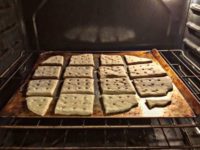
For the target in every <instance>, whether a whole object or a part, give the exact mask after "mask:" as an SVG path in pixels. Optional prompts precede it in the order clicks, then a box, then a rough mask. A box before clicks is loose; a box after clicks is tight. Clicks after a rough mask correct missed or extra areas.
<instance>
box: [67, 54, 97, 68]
mask: <svg viewBox="0 0 200 150" xmlns="http://www.w3.org/2000/svg"><path fill="white" fill-rule="evenodd" d="M69 65H71V66H94V58H93V55H92V54H79V55H73V56H71V59H70V63H69Z"/></svg>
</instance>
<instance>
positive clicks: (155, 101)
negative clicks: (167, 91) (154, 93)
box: [146, 97, 171, 109]
mask: <svg viewBox="0 0 200 150" xmlns="http://www.w3.org/2000/svg"><path fill="white" fill-rule="evenodd" d="M170 103H171V99H169V98H162V97H155V98H147V99H146V105H147V106H148V108H150V109H152V108H154V107H165V106H167V105H169V104H170Z"/></svg>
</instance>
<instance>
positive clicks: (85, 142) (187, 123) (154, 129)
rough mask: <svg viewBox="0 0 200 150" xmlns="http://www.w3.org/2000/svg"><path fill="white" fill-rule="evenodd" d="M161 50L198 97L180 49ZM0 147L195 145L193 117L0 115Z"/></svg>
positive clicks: (196, 78) (197, 83)
mask: <svg viewBox="0 0 200 150" xmlns="http://www.w3.org/2000/svg"><path fill="white" fill-rule="evenodd" d="M160 53H161V55H162V56H163V57H164V58H165V59H166V61H167V62H168V63H169V64H170V66H171V67H172V68H173V69H174V70H175V71H176V73H177V74H178V75H179V76H180V78H181V79H182V80H183V81H184V82H185V84H186V85H187V86H188V88H190V90H191V91H192V93H193V94H194V95H195V96H196V97H197V99H198V100H200V90H199V87H200V74H199V73H198V71H196V70H195V69H193V67H192V66H190V64H187V63H186V62H185V59H184V57H182V51H181V50H170V51H168V50H162V51H160ZM0 120H1V121H0V133H1V134H0V149H124V148H126V149H200V143H199V141H200V130H199V128H200V121H199V120H200V119H199V117H198V116H197V117H196V118H168V119H166V118H148V119H142V118H134V119H122V118H115V119H113V118H112V119H103V118H92V119H91V118H69V119H65V118H12V117H10V118H0Z"/></svg>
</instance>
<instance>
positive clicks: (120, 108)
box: [102, 94, 138, 114]
mask: <svg viewBox="0 0 200 150" xmlns="http://www.w3.org/2000/svg"><path fill="white" fill-rule="evenodd" d="M102 101H103V105H104V109H105V113H106V114H113V113H120V112H125V111H129V110H130V109H131V108H133V107H135V106H137V105H138V102H137V101H138V100H137V98H136V96H135V95H133V94H123V95H103V96H102Z"/></svg>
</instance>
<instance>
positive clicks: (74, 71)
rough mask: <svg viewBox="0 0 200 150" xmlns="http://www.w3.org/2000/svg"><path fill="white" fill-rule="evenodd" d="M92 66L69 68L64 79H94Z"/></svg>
mask: <svg viewBox="0 0 200 150" xmlns="http://www.w3.org/2000/svg"><path fill="white" fill-rule="evenodd" d="M93 70H94V68H93V67H92V66H68V67H67V68H66V69H65V73H64V78H93Z"/></svg>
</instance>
